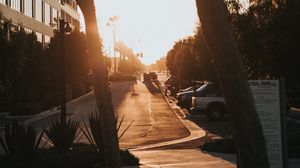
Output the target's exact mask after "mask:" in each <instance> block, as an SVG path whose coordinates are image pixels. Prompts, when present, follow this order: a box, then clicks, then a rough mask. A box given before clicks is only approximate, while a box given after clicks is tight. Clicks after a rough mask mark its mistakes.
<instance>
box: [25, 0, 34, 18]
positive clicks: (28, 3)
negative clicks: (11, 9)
mask: <svg viewBox="0 0 300 168" xmlns="http://www.w3.org/2000/svg"><path fill="white" fill-rule="evenodd" d="M24 1H25V3H24V13H25V15H26V16H29V17H33V3H32V0H24Z"/></svg>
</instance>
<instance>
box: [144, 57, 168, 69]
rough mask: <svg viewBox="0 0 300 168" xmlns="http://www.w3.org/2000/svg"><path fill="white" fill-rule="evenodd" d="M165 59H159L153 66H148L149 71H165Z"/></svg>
mask: <svg viewBox="0 0 300 168" xmlns="http://www.w3.org/2000/svg"><path fill="white" fill-rule="evenodd" d="M166 63H167V57H161V58H160V59H159V60H157V61H156V62H155V64H151V65H149V68H148V69H149V71H167V66H166Z"/></svg>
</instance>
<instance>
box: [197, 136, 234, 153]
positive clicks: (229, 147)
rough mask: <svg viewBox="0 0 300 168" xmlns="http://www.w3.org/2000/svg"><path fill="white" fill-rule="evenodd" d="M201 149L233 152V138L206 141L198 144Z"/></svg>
mask: <svg viewBox="0 0 300 168" xmlns="http://www.w3.org/2000/svg"><path fill="white" fill-rule="evenodd" d="M200 148H201V149H202V150H203V151H207V152H220V153H230V154H235V153H236V148H235V142H234V139H233V138H224V139H218V140H214V141H210V142H206V143H204V144H203V145H201V146H200Z"/></svg>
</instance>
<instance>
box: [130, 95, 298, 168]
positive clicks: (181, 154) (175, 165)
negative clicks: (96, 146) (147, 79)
mask: <svg viewBox="0 0 300 168" xmlns="http://www.w3.org/2000/svg"><path fill="white" fill-rule="evenodd" d="M166 102H168V104H169V105H170V108H171V109H173V111H174V113H175V114H176V115H177V116H178V118H179V119H180V120H181V121H182V122H183V123H185V125H186V126H187V129H189V131H190V133H191V135H190V136H189V137H188V138H190V139H194V138H196V137H198V138H199V137H200V136H199V131H200V132H201V131H203V130H202V129H201V128H199V127H198V128H197V127H195V126H192V125H193V124H194V123H192V122H191V121H189V120H186V119H184V118H183V117H184V116H181V115H180V112H178V108H176V107H174V106H172V104H171V102H169V101H168V100H167V99H166ZM173 105H174V104H173ZM180 116H181V117H180ZM195 132H197V133H195ZM201 136H205V134H202V135H201ZM193 137H194V138H193ZM180 141H181V143H184V142H187V141H188V140H187V139H186V138H183V139H180V140H176V141H173V142H172V141H170V142H164V143H161V144H160V145H161V146H160V147H163V146H164V145H170V144H173V145H174V144H177V143H180ZM153 146H154V145H153ZM153 146H152V147H153ZM157 146H158V148H155V149H151V146H149V148H147V147H145V148H139V149H133V150H130V151H131V152H132V153H133V154H134V155H135V156H137V157H138V158H139V159H140V164H141V166H133V167H132V168H134V167H141V168H171V167H172V168H198V167H201V168H235V167H237V166H236V157H235V155H232V154H223V153H204V152H202V151H201V150H200V149H171V150H170V149H167V150H161V149H159V144H157ZM299 166H300V159H289V168H299Z"/></svg>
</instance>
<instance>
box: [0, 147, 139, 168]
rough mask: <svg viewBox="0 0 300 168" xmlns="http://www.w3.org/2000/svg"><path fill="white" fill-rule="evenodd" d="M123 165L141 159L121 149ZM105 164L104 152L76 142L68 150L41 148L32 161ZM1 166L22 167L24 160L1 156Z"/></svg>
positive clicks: (78, 166)
mask: <svg viewBox="0 0 300 168" xmlns="http://www.w3.org/2000/svg"><path fill="white" fill-rule="evenodd" d="M120 153H121V159H122V163H123V166H134V165H139V159H138V158H136V157H135V156H133V155H132V154H131V153H130V152H129V151H128V150H125V151H123V150H122V151H120ZM103 166H104V156H103V153H99V152H97V151H96V150H95V148H94V146H93V145H89V144H76V145H74V146H73V148H72V149H70V150H68V151H66V152H62V153H61V152H59V151H57V150H56V149H55V148H50V149H41V150H39V151H38V152H37V157H36V158H35V160H34V162H33V163H32V167H36V168H40V167H42V168H55V167H59V168H83V167H84V168H98V167H103ZM0 167H5V168H20V167H21V168H22V167H24V166H23V165H22V162H19V161H18V158H17V157H15V156H13V155H8V156H5V157H2V158H0Z"/></svg>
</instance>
